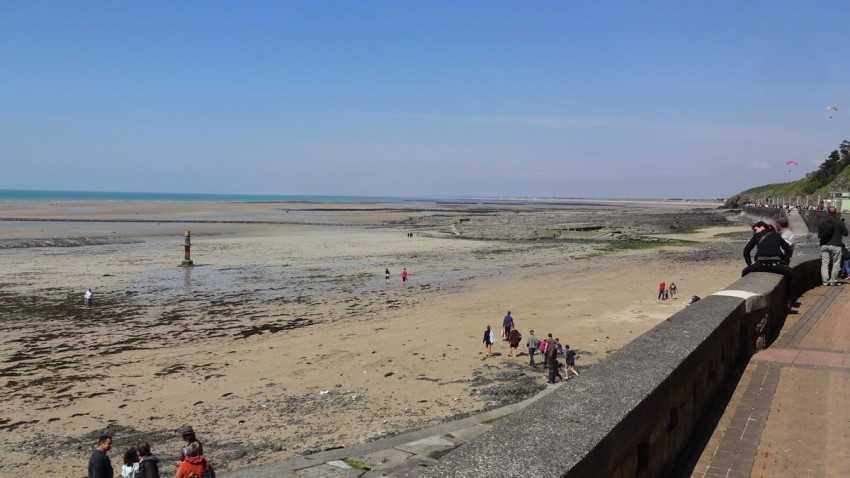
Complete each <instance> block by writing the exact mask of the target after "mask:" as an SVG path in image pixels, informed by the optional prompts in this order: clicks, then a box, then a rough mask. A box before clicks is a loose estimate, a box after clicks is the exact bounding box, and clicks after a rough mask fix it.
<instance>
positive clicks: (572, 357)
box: [564, 344, 578, 380]
mask: <svg viewBox="0 0 850 478" xmlns="http://www.w3.org/2000/svg"><path fill="white" fill-rule="evenodd" d="M564 358H565V359H566V361H567V370H566V371H565V372H564V375H566V376H567V380H569V379H570V373H573V374H575V376H576V377H578V372H576V351H575V350H573V349H571V348H570V345H569V344H567V345H565V346H564Z"/></svg>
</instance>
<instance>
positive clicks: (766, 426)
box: [691, 284, 850, 478]
mask: <svg viewBox="0 0 850 478" xmlns="http://www.w3.org/2000/svg"><path fill="white" fill-rule="evenodd" d="M796 312H797V313H796V314H790V315H789V316H788V318H787V319H786V321H785V324H784V326H783V329H782V332H781V333H780V335H779V338H778V339H777V340H776V341H775V342H774V343H773V344H772V345H771V346H770V347H769V348H768V349H766V350H763V351H761V352H759V353H758V354H756V355H755V356H753V357H752V359H751V360H750V362H749V364H748V365H747V367H746V369H745V370H744V372H743V374H742V375H741V378H740V380H739V382H738V384H737V387H736V388H735V391H734V392H733V393H732V396H731V398H730V400H729V403H728V404H727V406H726V410H725V411H724V413H723V415H722V417H721V418H720V419H719V421H718V423H717V426H716V428H715V429H714V432H713V434H712V435H711V437H710V438H709V440H708V442H707V445H706V447H705V448H704V450H703V452H702V455H701V456H700V458H699V460H698V461H697V464H696V466H695V468H694V470H693V472H692V474H691V476H694V477H729V478H732V477H750V476H751V477H765V478H766V477H850V284H848V285H847V286H844V287H818V288H815V289H812V290H810V291H808V292H806V294H804V295H803V297H801V298H800V307H799V309H798V310H797V311H796Z"/></svg>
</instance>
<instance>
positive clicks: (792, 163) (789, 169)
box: [785, 161, 799, 173]
mask: <svg viewBox="0 0 850 478" xmlns="http://www.w3.org/2000/svg"><path fill="white" fill-rule="evenodd" d="M785 166H787V167H788V172H789V173H790V172H791V168H792V166H799V165H798V164H797V161H788V162H787V163H785Z"/></svg>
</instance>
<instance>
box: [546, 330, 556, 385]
mask: <svg viewBox="0 0 850 478" xmlns="http://www.w3.org/2000/svg"><path fill="white" fill-rule="evenodd" d="M547 342H548V340H547ZM545 358H546V368H548V369H549V376H548V378H547V380H546V383H555V376H557V375H558V349H557V347H555V342H554V341H552V342H549V344H548V345H547V346H546V355H545Z"/></svg>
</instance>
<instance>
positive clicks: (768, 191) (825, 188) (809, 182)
mask: <svg viewBox="0 0 850 478" xmlns="http://www.w3.org/2000/svg"><path fill="white" fill-rule="evenodd" d="M844 191H850V141H846V140H845V141H842V142H841V145H839V147H838V149H836V150H834V151H833V152H832V153H830V154H829V156H827V158H826V159H825V160H824V162H823V163H822V164H821V165H820V167H818V169H817V171H814V172H811V173H809V174H807V175H806V177H805V178H803V179H800V180H797V181H791V182H789V183H776V184H765V185H763V186H756V187H754V188H750V189H747V190H746V191H741V192H740V193H738V194H736V195H734V196H732V197H730V198H729V199H727V200H726V207H740V206H743V205H744V204H747V203H759V202H761V201H764V199H765V198H772V199H774V200H777V199H779V198H784V200H785V201H789V200H790V201H792V202H793V201H794V200H795V198H796V197H798V196H799V197H803V198H805V197H806V196H812V197H813V198H812V199H813V200H815V198H817V197H818V196H820V197H827V196H828V195H829V194H830V193H833V192H844ZM779 202H781V200H780V201H779Z"/></svg>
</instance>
